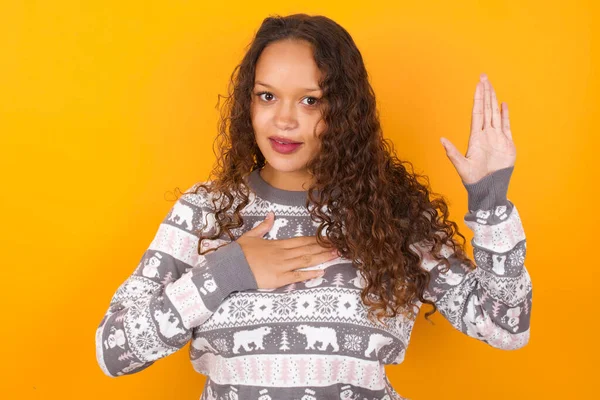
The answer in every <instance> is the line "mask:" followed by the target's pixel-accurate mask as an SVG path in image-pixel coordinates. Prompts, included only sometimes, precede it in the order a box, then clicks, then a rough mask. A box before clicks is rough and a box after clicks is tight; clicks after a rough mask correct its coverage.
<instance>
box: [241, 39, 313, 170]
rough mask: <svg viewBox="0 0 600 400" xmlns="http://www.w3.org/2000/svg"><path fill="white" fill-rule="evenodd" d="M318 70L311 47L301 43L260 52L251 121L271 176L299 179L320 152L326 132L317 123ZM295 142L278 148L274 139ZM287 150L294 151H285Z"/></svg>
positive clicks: (287, 43) (277, 45) (279, 44)
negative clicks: (281, 150)
mask: <svg viewBox="0 0 600 400" xmlns="http://www.w3.org/2000/svg"><path fill="white" fill-rule="evenodd" d="M320 77H321V72H320V71H319V69H318V68H317V65H316V64H315V61H314V58H313V54H312V48H311V45H310V44H309V43H307V42H304V41H288V40H285V41H280V42H274V43H271V44H270V45H268V46H267V47H266V48H265V49H264V50H263V52H262V53H261V55H260V57H259V59H258V62H257V65H256V75H255V78H254V82H255V85H254V88H253V94H252V105H251V117H252V127H253V129H254V134H255V138H256V142H257V144H258V147H259V148H260V150H261V152H262V154H263V155H264V156H265V159H266V160H267V166H265V168H270V169H271V171H270V173H271V174H279V175H286V176H287V177H289V178H292V177H293V178H296V179H297V178H299V177H301V176H303V175H305V174H306V170H305V166H306V163H307V162H309V161H310V160H311V159H312V158H313V157H314V156H315V155H316V154H317V152H318V151H319V149H320V139H319V136H320V134H321V133H322V132H323V130H324V129H325V124H324V122H323V121H322V120H321V117H322V112H321V106H322V100H320V98H321V96H322V93H323V92H322V90H321V89H320V88H319V84H318V82H319V78H320ZM276 136H279V137H280V138H283V139H284V140H286V139H287V140H288V141H292V142H298V143H301V144H300V145H298V146H296V147H294V146H283V147H282V146H281V145H279V148H280V149H283V151H284V153H282V152H279V151H277V150H276V148H277V146H278V145H277V144H276V143H273V138H274V137H276ZM287 149H291V150H293V151H292V152H290V153H285V151H286V150H287Z"/></svg>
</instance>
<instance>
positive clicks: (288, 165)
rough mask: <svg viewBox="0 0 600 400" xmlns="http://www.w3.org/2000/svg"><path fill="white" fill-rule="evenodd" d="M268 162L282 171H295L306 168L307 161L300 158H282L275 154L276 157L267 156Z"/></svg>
mask: <svg viewBox="0 0 600 400" xmlns="http://www.w3.org/2000/svg"><path fill="white" fill-rule="evenodd" d="M265 159H266V160H267V163H268V164H269V165H270V166H271V168H273V169H275V170H277V171H280V172H295V171H301V170H304V169H305V167H304V166H305V165H306V163H305V162H301V161H300V160H299V159H297V158H296V159H295V160H282V159H281V158H280V157H278V156H277V155H275V156H274V157H265Z"/></svg>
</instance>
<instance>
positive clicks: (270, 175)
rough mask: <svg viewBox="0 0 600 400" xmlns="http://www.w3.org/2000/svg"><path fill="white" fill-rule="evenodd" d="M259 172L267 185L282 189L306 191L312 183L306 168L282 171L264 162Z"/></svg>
mask: <svg viewBox="0 0 600 400" xmlns="http://www.w3.org/2000/svg"><path fill="white" fill-rule="evenodd" d="M259 173H260V176H261V177H262V178H263V179H264V180H265V182H267V183H268V184H269V185H271V186H273V187H275V188H277V189H282V190H292V191H307V190H308V187H309V186H310V184H311V183H312V177H311V175H310V174H309V173H308V172H307V171H306V170H300V171H291V172H282V171H278V170H276V169H275V168H273V167H272V166H270V165H269V164H266V165H265V166H264V167H263V168H262V169H261V170H260V172H259Z"/></svg>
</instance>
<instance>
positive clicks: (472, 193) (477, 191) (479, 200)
mask: <svg viewBox="0 0 600 400" xmlns="http://www.w3.org/2000/svg"><path fill="white" fill-rule="evenodd" d="M514 169H515V166H514V165H513V166H511V167H506V168H502V169H499V170H496V171H494V172H492V173H491V174H489V175H486V176H484V177H483V178H481V179H480V180H478V181H477V182H474V183H470V184H465V183H464V182H463V186H464V187H465V188H466V189H467V194H468V197H469V203H468V207H469V211H476V210H490V209H492V208H494V207H496V206H499V205H504V204H506V203H507V197H506V195H507V193H508V183H509V181H510V177H511V175H512V172H513V170H514Z"/></svg>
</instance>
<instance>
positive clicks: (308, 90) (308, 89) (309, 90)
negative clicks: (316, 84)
mask: <svg viewBox="0 0 600 400" xmlns="http://www.w3.org/2000/svg"><path fill="white" fill-rule="evenodd" d="M255 83H256V84H257V85H262V86H266V87H268V88H271V89H275V88H274V87H273V86H271V85H268V84H266V83H264V82H260V81H256V82H255ZM320 90H321V89H319V88H316V89H310V88H307V89H304V91H306V92H318V91H320Z"/></svg>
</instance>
